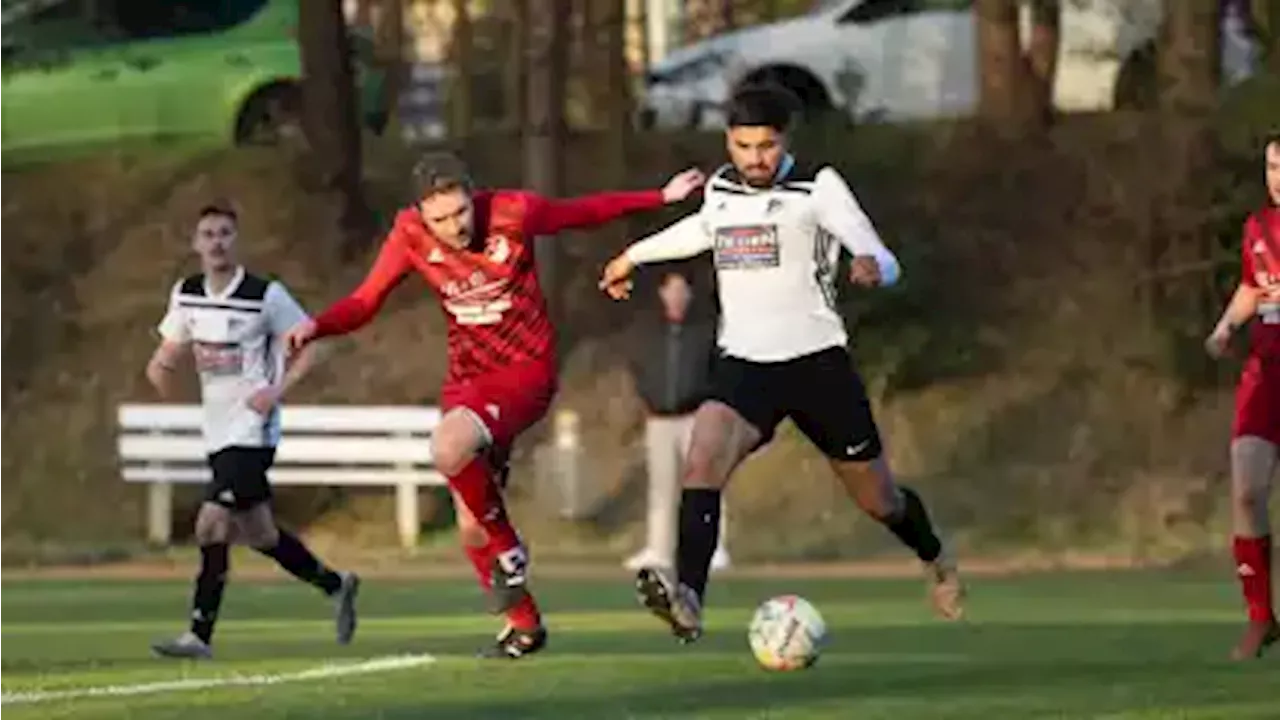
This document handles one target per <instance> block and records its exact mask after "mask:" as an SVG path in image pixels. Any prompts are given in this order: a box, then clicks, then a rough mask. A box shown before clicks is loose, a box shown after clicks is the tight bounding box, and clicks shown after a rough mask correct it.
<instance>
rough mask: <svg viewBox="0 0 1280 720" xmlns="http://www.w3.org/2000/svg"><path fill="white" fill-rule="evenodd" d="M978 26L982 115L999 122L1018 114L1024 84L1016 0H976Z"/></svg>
mask: <svg viewBox="0 0 1280 720" xmlns="http://www.w3.org/2000/svg"><path fill="white" fill-rule="evenodd" d="M973 11H974V12H975V13H976V14H977V17H976V18H975V20H976V22H977V26H978V72H979V77H980V85H981V86H980V92H981V94H980V96H979V105H978V110H979V114H980V115H981V116H982V117H983V118H985V119H987V120H989V121H993V122H995V123H997V124H1005V123H1007V122H1008V121H1009V120H1010V119H1012V118H1015V117H1016V116H1017V104H1018V91H1019V89H1020V88H1021V85H1022V83H1021V82H1020V80H1021V75H1022V46H1021V45H1020V43H1019V42H1018V4H1017V0H975V2H974V3H973Z"/></svg>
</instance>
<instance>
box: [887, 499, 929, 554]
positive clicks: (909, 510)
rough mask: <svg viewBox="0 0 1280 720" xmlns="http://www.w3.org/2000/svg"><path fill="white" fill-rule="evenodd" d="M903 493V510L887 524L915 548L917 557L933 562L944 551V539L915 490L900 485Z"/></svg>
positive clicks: (910, 546)
mask: <svg viewBox="0 0 1280 720" xmlns="http://www.w3.org/2000/svg"><path fill="white" fill-rule="evenodd" d="M898 490H899V491H900V492H901V493H902V512H900V513H898V514H897V516H895V517H893V518H890V519H889V520H888V521H887V522H885V526H886V527H888V528H889V530H890V531H892V532H893V534H894V535H897V536H898V539H899V540H901V541H902V544H903V545H906V546H907V547H909V548H911V549H912V550H915V552H916V557H919V558H920V559H921V560H923V561H925V562H933V561H934V560H936V559H938V555H940V554H941V553H942V541H941V540H939V539H938V536H937V534H936V533H934V531H933V523H932V522H931V521H930V520H929V512H928V511H927V510H925V508H924V502H923V501H922V500H921V499H920V496H919V495H917V494H916V491H915V490H912V489H911V488H909V487H903V486H899V487H898Z"/></svg>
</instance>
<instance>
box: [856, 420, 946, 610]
mask: <svg viewBox="0 0 1280 720" xmlns="http://www.w3.org/2000/svg"><path fill="white" fill-rule="evenodd" d="M877 445H878V442H877ZM877 452H878V450H877ZM832 467H833V468H834V469H835V471H836V474H837V475H838V476H839V478H840V481H841V483H842V484H843V485H844V486H845V490H846V491H847V492H848V493H849V495H850V497H852V498H853V500H854V502H855V503H857V505H858V507H860V508H861V509H862V510H863V511H864V512H866V513H867V514H868V515H870V516H871V517H873V518H875V519H876V520H877V521H878V522H880V523H882V524H883V525H884V526H885V527H886V528H888V529H889V531H890V532H892V533H893V534H894V536H895V537H897V538H898V540H900V541H901V542H902V544H903V545H905V546H907V547H908V548H910V549H911V550H912V551H913V552H914V553H915V554H916V557H918V558H919V559H920V562H922V563H923V564H924V568H925V574H926V578H927V579H928V581H929V594H930V598H931V600H932V602H933V606H934V609H935V610H936V611H937V613H938V615H940V616H942V617H943V618H945V619H947V620H957V619H959V618H960V617H962V616H963V615H964V595H965V590H964V584H963V583H962V582H961V581H960V575H959V571H958V568H957V567H956V562H955V558H954V557H952V556H951V554H950V553H949V552H948V551H947V548H946V546H945V545H944V543H943V541H942V539H941V538H940V537H939V534H938V532H937V528H936V527H935V526H934V524H933V520H932V519H931V518H930V517H929V511H928V509H927V508H926V507H925V505H924V501H923V500H921V498H920V495H919V494H918V493H916V491H915V490H912V489H911V488H909V487H905V486H901V485H896V484H895V483H894V482H893V477H892V475H890V473H889V469H888V467H887V465H886V464H885V462H884V460H883V459H882V458H879V457H877V458H875V459H874V460H870V461H865V462H844V461H838V460H833V461H832Z"/></svg>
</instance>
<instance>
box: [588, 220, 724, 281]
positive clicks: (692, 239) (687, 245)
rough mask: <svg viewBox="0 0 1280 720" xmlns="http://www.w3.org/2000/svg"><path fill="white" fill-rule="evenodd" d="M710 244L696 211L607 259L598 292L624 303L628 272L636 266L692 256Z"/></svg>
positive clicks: (709, 246)
mask: <svg viewBox="0 0 1280 720" xmlns="http://www.w3.org/2000/svg"><path fill="white" fill-rule="evenodd" d="M712 245H713V243H712V241H711V234H710V233H708V232H707V227H706V224H705V223H703V221H702V213H701V212H696V213H694V214H692V215H690V216H688V217H686V218H685V219H683V220H681V221H679V222H677V223H676V224H674V225H671V226H670V227H668V228H666V229H665V230H662V231H661V232H658V233H656V234H654V235H650V236H649V237H647V238H645V239H644V240H641V241H639V242H637V243H635V244H633V245H632V246H631V247H628V248H627V249H626V250H624V251H623V252H622V254H621V255H619V256H617V257H616V258H614V259H612V260H610V261H609V264H608V265H605V268H604V274H603V275H602V276H601V278H600V289H601V290H604V291H605V293H607V294H608V295H609V297H611V298H613V299H614V300H624V299H626V298H628V297H630V296H631V288H632V282H631V273H632V272H633V271H634V270H635V269H636V266H637V265H644V264H646V263H656V262H663V261H664V260H680V259H683V258H688V257H693V256H694V255H697V254H698V253H701V252H705V251H707V250H710V249H711V247H712Z"/></svg>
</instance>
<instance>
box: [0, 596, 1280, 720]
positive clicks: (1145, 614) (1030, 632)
mask: <svg viewBox="0 0 1280 720" xmlns="http://www.w3.org/2000/svg"><path fill="white" fill-rule="evenodd" d="M540 590H541V593H542V598H543V603H544V605H545V606H546V608H548V610H549V613H548V616H549V622H550V625H551V627H552V637H551V644H550V646H549V648H548V650H547V652H545V653H544V654H542V655H540V656H538V657H534V658H530V659H528V660H525V661H521V662H514V663H510V662H508V663H496V664H495V663H494V662H493V661H489V662H487V663H484V662H481V661H478V660H474V659H471V658H470V657H469V655H470V653H471V651H472V650H473V649H474V648H475V647H477V646H478V645H479V644H480V643H482V642H484V641H485V640H486V638H487V636H488V635H489V634H490V633H491V632H493V630H494V629H495V628H494V621H493V620H492V619H491V618H488V617H486V616H483V615H480V614H479V613H478V612H477V611H476V610H475V608H477V607H479V598H478V594H477V592H476V590H475V589H474V588H473V587H472V586H471V585H470V584H468V583H465V582H463V581H460V580H447V581H441V580H436V581H414V582H410V581H403V580H398V581H386V582H378V581H368V582H366V584H365V588H364V592H363V593H362V618H363V622H362V624H361V630H360V634H359V636H358V637H357V639H356V642H355V643H353V644H352V645H350V646H349V647H345V648H339V647H336V646H335V645H334V644H333V642H332V635H331V626H330V623H329V612H328V611H329V607H328V604H327V603H326V602H325V600H324V599H323V598H322V597H320V596H319V595H318V594H315V593H313V592H312V591H311V590H310V589H309V588H306V587H304V586H300V585H298V584H296V583H288V582H277V583H253V584H249V583H238V584H237V583H233V584H232V585H231V586H230V587H229V592H228V596H227V599H226V601H225V603H224V605H223V622H222V624H221V626H220V628H219V632H218V635H217V638H216V640H217V644H216V652H217V655H218V657H217V659H216V660H215V661H212V662H206V663H199V664H196V663H186V664H184V663H174V662H162V661H159V660H155V659H152V658H150V657H149V655H148V649H147V644H148V641H149V640H151V639H152V638H155V637H159V636H161V635H164V634H167V633H169V632H173V631H176V630H180V629H181V628H182V622H183V617H184V616H185V606H186V595H187V585H186V583H181V582H173V581H151V582H125V581H93V582H83V581H66V580H56V581H55V580H28V581H22V582H6V583H4V585H3V593H0V605H2V606H3V616H2V617H3V626H2V630H3V651H2V655H0V660H2V662H3V689H4V709H6V710H8V711H9V712H10V715H9V720H21V719H23V718H41V719H47V718H74V719H75V720H83V719H87V718H116V717H125V718H140V719H146V720H158V719H160V718H181V719H182V720H201V719H203V718H211V719H217V720H228V719H236V718H243V719H244V720H251V719H257V718H286V717H287V718H307V719H311V718H314V719H316V720H324V719H331V718H344V719H351V720H354V719H356V718H361V719H365V718H403V719H408V718H469V719H474V718H502V719H503V720H512V719H514V718H546V719H548V720H549V719H551V718H556V719H564V718H603V719H607V720H621V719H622V718H726V719H727V718H734V719H741V718H797V719H799V718H805V719H822V718H842V719H853V718H857V719H861V718H974V719H975V720H976V719H978V718H1000V719H1002V720H1003V719H1005V718H1024V717H1054V718H1062V717H1070V718H1079V717H1088V718H1095V717H1108V718H1112V717H1114V718H1231V719H1232V720H1241V719H1243V718H1276V717H1280V698H1278V697H1277V690H1280V662H1277V660H1278V659H1280V658H1277V657H1273V658H1271V659H1268V660H1264V661H1261V662H1256V663H1250V664H1245V665H1239V664H1233V663H1230V662H1227V661H1225V660H1224V657H1225V654H1226V651H1227V649H1228V647H1229V645H1230V643H1231V642H1232V641H1234V639H1235V637H1236V635H1235V634H1236V631H1237V630H1238V629H1239V625H1238V622H1239V616H1240V611H1239V605H1238V601H1237V599H1236V597H1235V595H1234V587H1233V584H1232V582H1231V578H1230V577H1229V576H1226V577H1223V576H1222V575H1217V576H1211V575H1205V574H1194V573H1185V572H1160V573H1154V572H1143V573H1109V574H1103V573H1096V574H1094V573H1080V574H1053V575H1049V574H1045V575H1029V576H1024V577H1014V578H1002V579H978V580H976V581H974V583H973V585H972V588H971V603H970V615H971V617H970V619H969V620H968V621H967V622H965V623H962V624H957V625H946V624H941V623H937V622H935V621H934V620H933V619H932V618H931V616H930V615H929V613H928V610H927V608H926V606H925V603H924V601H923V594H922V586H921V585H920V583H918V582H913V581H909V580H832V579H812V580H786V581H762V580H743V579H740V580H732V579H724V580H723V581H719V582H716V583H715V584H713V588H712V598H711V601H712V605H713V609H712V610H711V611H710V613H709V616H708V627H709V632H708V635H707V636H706V637H705V638H704V639H703V641H702V642H700V643H698V644H697V645H694V646H690V647H680V646H677V645H676V644H675V643H674V642H673V641H672V640H671V639H670V638H669V637H668V636H667V635H665V634H664V633H663V631H662V630H661V629H660V628H659V627H658V626H657V625H656V624H655V623H654V621H652V620H651V618H649V617H648V616H647V615H644V614H643V613H641V612H640V611H639V610H638V609H636V608H635V606H634V605H633V600H632V597H631V594H630V588H629V583H628V581H627V579H626V578H625V577H624V576H622V575H621V574H619V575H618V576H617V577H616V578H614V579H610V580H595V581H586V580H554V579H547V580H544V581H543V582H542V584H541V587H540ZM784 591H791V592H798V593H800V594H802V595H804V596H806V597H808V598H810V599H811V600H812V601H814V602H815V603H816V604H817V606H818V607H819V608H820V609H821V610H822V612H823V613H824V614H825V615H826V618H827V622H828V624H829V625H830V626H831V629H832V636H831V642H830V645H829V647H828V650H827V652H826V654H825V655H824V656H823V658H822V661H821V662H820V663H819V664H818V665H817V666H816V667H814V668H813V669H811V670H809V671H806V672H800V673H792V674H769V673H765V672H763V671H760V670H758V669H757V668H756V667H755V666H754V664H753V662H752V659H751V657H750V655H749V653H748V652H747V650H746V638H745V632H744V628H745V624H746V621H747V618H748V617H749V616H750V613H751V610H752V609H753V607H754V605H755V604H756V602H758V601H759V600H761V599H763V598H765V597H766V596H768V595H772V594H778V593H781V592H784ZM389 656H394V657H397V658H399V659H392V660H388V659H387V658H388V657H389ZM379 659H380V660H379ZM372 660H377V662H376V663H370V662H368V661H372ZM361 663H364V664H363V665H361ZM359 673H363V674H359ZM235 678H239V680H238V681H237V682H241V683H243V684H240V685H234V684H230V681H232V680H234V679H235ZM200 681H208V682H207V683H205V684H204V685H201V682H200ZM107 687H111V688H113V689H112V690H110V691H109V692H110V693H113V694H112V695H99V696H95V695H92V694H88V693H90V692H102V691H101V690H94V691H90V689H91V688H107ZM41 693H45V694H43V695H42V694H41ZM58 693H60V695H58ZM114 693H136V694H130V695H117V694H114Z"/></svg>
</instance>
